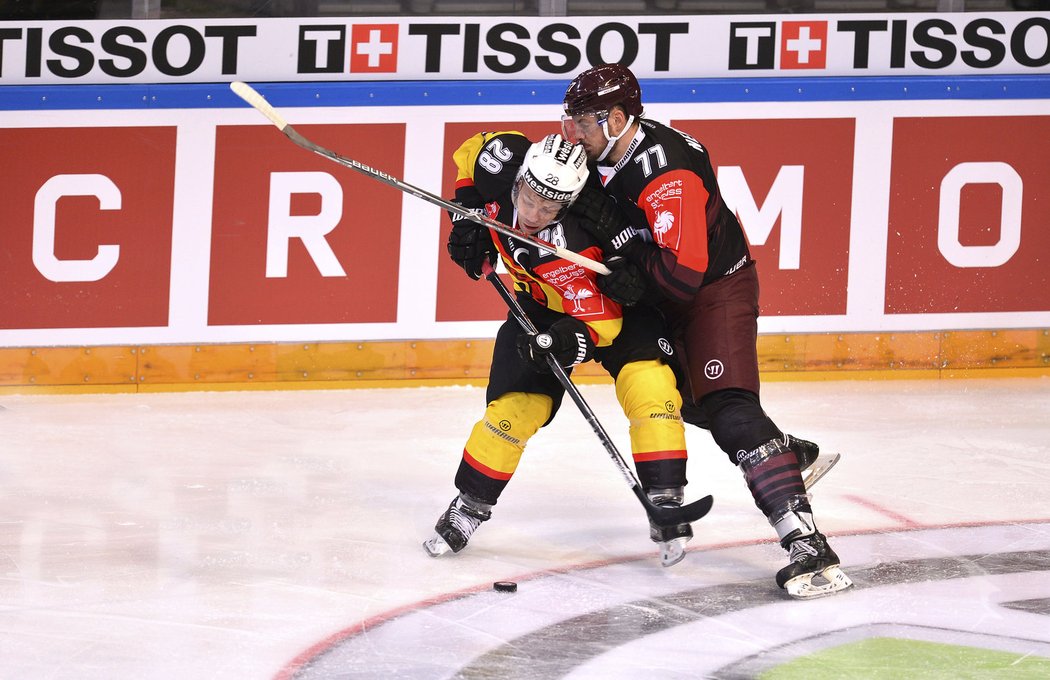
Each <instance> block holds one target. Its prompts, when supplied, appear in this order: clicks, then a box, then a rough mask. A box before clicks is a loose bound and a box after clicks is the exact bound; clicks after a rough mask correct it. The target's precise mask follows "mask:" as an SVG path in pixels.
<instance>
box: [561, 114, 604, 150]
mask: <svg viewBox="0 0 1050 680" xmlns="http://www.w3.org/2000/svg"><path fill="white" fill-rule="evenodd" d="M608 119H609V112H608V111H602V112H601V113H581V114H579V115H576V116H569V115H564V116H562V117H561V136H562V137H564V138H565V139H567V140H569V141H570V142H572V143H573V144H576V143H578V142H579V141H580V140H581V139H584V138H586V137H588V136H590V135H591V133H593V132H594V131H595V130H599V129H601V127H602V126H603V125H605V121H606V120H608Z"/></svg>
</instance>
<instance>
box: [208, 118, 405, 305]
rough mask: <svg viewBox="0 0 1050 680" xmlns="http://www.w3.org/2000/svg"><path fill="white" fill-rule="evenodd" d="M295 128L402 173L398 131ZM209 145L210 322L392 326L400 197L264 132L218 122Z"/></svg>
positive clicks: (399, 127) (387, 127)
mask: <svg viewBox="0 0 1050 680" xmlns="http://www.w3.org/2000/svg"><path fill="white" fill-rule="evenodd" d="M297 129H298V130H299V131H300V132H302V134H303V135H304V136H306V137H307V138H309V139H310V140H312V141H314V142H316V143H317V144H319V145H321V146H324V147H326V148H328V149H332V150H333V151H336V152H337V153H341V154H343V155H345V156H348V157H350V158H354V159H356V160H358V161H361V162H362V163H365V164H366V165H370V166H372V167H374V168H379V169H382V170H383V171H385V172H388V173H390V174H391V175H394V176H396V177H401V176H403V174H404V173H403V170H404V158H405V126H404V124H362V125H301V126H297ZM215 145H216V149H215V196H214V213H213V231H212V244H211V283H210V290H209V300H208V322H209V324H212V325H233V324H284V323H376V322H393V321H396V319H397V285H398V251H399V248H400V244H401V237H400V235H401V199H402V193H401V192H400V191H398V190H397V189H394V188H393V187H389V186H387V185H385V184H383V183H381V182H379V181H378V180H375V179H371V178H369V177H366V176H364V175H362V174H360V173H357V172H355V171H353V170H350V169H348V168H344V167H342V166H340V165H338V164H337V163H333V162H332V161H329V160H326V159H324V158H322V157H321V156H318V155H317V154H313V153H310V152H308V151H305V150H303V149H301V148H299V147H298V146H296V145H294V144H290V143H289V142H288V140H287V139H286V138H285V137H284V136H283V135H281V134H279V133H278V132H277V131H276V130H274V129H273V127H272V126H268V125H244V126H219V127H218V128H217V130H216V140H215Z"/></svg>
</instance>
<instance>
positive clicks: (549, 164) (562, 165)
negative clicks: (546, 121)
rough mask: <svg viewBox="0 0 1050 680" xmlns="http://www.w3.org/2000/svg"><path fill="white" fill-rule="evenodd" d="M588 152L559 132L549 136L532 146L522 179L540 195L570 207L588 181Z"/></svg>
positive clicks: (527, 155) (520, 179)
mask: <svg viewBox="0 0 1050 680" xmlns="http://www.w3.org/2000/svg"><path fill="white" fill-rule="evenodd" d="M588 175H590V170H589V169H588V168H587V152H586V151H585V150H584V148H583V145H581V144H572V143H571V142H568V141H566V140H565V139H563V138H562V136H561V135H559V134H552V135H547V136H546V137H544V138H543V139H541V140H540V141H538V142H536V143H535V144H533V145H532V146H531V147H529V150H528V151H527V152H526V153H525V162H523V163H522V164H521V169H519V170H518V180H519V181H520V182H522V183H524V184H526V185H527V186H528V187H529V188H530V189H532V190H533V191H534V192H536V193H537V194H538V195H539V196H541V197H543V198H546V199H547V200H550V201H555V202H557V203H563V204H564V205H565V207H568V206H569V204H571V203H572V202H573V201H574V200H576V197H577V196H579V195H580V191H582V190H583V186H584V185H585V184H587V177H588Z"/></svg>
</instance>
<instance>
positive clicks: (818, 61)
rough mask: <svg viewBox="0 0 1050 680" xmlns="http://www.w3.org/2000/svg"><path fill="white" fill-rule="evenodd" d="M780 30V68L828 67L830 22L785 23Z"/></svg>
mask: <svg viewBox="0 0 1050 680" xmlns="http://www.w3.org/2000/svg"><path fill="white" fill-rule="evenodd" d="M780 30H781V37H780V68H782V69H796V68H798V69H805V68H812V69H822V68H825V67H826V66H827V61H828V22H826V21H785V22H783V23H782V24H781V29H780Z"/></svg>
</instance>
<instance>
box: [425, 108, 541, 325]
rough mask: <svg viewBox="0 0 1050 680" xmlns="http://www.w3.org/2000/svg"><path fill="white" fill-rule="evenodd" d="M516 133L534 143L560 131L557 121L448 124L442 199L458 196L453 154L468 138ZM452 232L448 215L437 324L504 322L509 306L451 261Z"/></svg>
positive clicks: (443, 220)
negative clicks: (505, 132)
mask: <svg viewBox="0 0 1050 680" xmlns="http://www.w3.org/2000/svg"><path fill="white" fill-rule="evenodd" d="M501 130H516V131H518V132H520V133H522V134H523V135H525V136H527V137H528V138H529V139H532V140H539V139H542V138H543V136H544V135H549V134H551V133H552V132H559V131H560V126H559V124H558V123H556V122H540V123H520V122H518V123H505V122H504V123H492V122H489V123H449V124H447V125H445V152H444V156H443V158H444V169H443V171H442V179H441V194H440V195H441V196H444V197H448V198H452V197H453V196H455V194H456V164H455V163H454V162H453V161H452V153H453V152H454V151H455V150H456V149H458V148H459V145H460V144H462V143H463V142H464V141H466V140H467V139H468V138H470V137H472V136H474V135H476V134H478V133H479V132H486V131H488V132H492V131H501ZM451 230H452V222H451V221H449V218H448V215H442V217H441V248H440V250H439V252H438V255H437V257H438V298H437V311H436V314H437V316H436V319H437V320H438V321H491V320H495V319H504V318H506V316H507V306H506V305H505V304H503V301H502V300H500V299H499V297H498V296H497V295H496V291H494V290H492V286H491V285H489V283H488V282H487V281H485V280H484V279H482V280H481V281H474V280H472V279H471V278H470V277H469V276H467V275H466V273H465V272H464V271H463V270H462V269H460V268H459V267H458V266H457V265H456V264H455V263H454V262H452V260H450V259H449V258H448V253H447V252H446V250H445V243H447V242H448V234H449V232H450V231H451Z"/></svg>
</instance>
